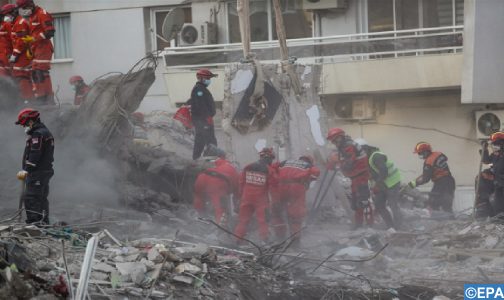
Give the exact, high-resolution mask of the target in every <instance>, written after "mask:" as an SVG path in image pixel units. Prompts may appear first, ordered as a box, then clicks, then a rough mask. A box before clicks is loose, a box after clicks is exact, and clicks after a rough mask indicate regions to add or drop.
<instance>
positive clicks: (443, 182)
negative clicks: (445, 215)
mask: <svg viewBox="0 0 504 300" xmlns="http://www.w3.org/2000/svg"><path fill="white" fill-rule="evenodd" d="M454 197H455V179H454V178H453V177H452V176H445V177H442V178H439V179H438V180H436V182H434V186H433V187H432V190H431V192H430V194H429V202H430V205H431V207H432V209H433V210H444V211H446V212H452V211H453V198H454Z"/></svg>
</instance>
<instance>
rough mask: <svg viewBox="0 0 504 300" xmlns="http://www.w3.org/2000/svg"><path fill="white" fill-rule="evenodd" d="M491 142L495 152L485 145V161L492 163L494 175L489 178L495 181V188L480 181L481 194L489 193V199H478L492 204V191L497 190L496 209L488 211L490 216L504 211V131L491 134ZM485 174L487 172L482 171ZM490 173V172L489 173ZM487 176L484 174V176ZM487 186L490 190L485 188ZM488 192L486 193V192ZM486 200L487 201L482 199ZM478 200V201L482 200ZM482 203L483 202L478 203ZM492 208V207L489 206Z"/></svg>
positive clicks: (488, 204)
mask: <svg viewBox="0 0 504 300" xmlns="http://www.w3.org/2000/svg"><path fill="white" fill-rule="evenodd" d="M490 142H491V144H492V150H493V152H492V153H491V154H489V152H488V146H486V147H484V150H483V163H485V164H491V165H492V167H491V168H490V170H489V171H490V173H491V174H492V175H493V177H491V178H488V177H487V178H488V179H491V180H492V181H493V189H491V188H490V186H485V185H483V186H482V185H481V181H480V191H479V192H480V193H479V194H480V195H481V194H488V195H486V196H487V199H478V200H480V201H481V202H482V203H485V205H487V206H490V195H491V192H495V200H494V204H495V206H494V209H493V211H490V212H489V213H488V215H489V216H493V215H497V214H499V213H502V212H504V132H500V131H499V132H496V133H494V134H492V135H491V136H490ZM482 173H483V174H484V173H485V171H484V172H482ZM487 175H489V174H487ZM482 177H483V178H485V177H484V176H482ZM485 187H486V188H487V189H488V191H485V190H483V189H484V188H485ZM485 192H486V193H485ZM482 200H486V201H482ZM480 201H478V202H480ZM478 204H480V205H481V203H478ZM489 208H490V207H489Z"/></svg>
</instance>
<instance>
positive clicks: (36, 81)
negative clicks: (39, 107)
mask: <svg viewBox="0 0 504 300" xmlns="http://www.w3.org/2000/svg"><path fill="white" fill-rule="evenodd" d="M16 5H17V7H18V12H19V15H20V16H22V17H25V18H28V20H29V24H30V35H29V37H28V38H27V39H26V41H27V42H29V43H30V46H31V51H32V53H33V61H32V74H31V75H32V83H33V91H34V96H35V98H36V100H37V101H39V102H40V103H41V104H54V93H53V89H52V82H51V77H50V75H49V70H50V69H51V59H52V56H53V53H54V48H53V44H52V42H51V38H52V37H53V36H54V31H55V29H54V24H53V17H52V16H51V15H50V14H49V13H48V12H47V11H46V10H44V9H43V8H41V7H39V6H36V5H35V3H34V2H33V0H16Z"/></svg>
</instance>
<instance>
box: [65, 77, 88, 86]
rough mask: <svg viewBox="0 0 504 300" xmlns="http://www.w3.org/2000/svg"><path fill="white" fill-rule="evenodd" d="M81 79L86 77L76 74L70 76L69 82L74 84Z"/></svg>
mask: <svg viewBox="0 0 504 300" xmlns="http://www.w3.org/2000/svg"><path fill="white" fill-rule="evenodd" d="M79 81H84V79H83V78H82V77H81V76H80V75H75V76H72V77H70V79H69V80H68V83H70V84H71V85H74V84H76V83H77V82H79Z"/></svg>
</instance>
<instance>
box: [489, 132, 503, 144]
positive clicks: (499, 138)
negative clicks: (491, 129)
mask: <svg viewBox="0 0 504 300" xmlns="http://www.w3.org/2000/svg"><path fill="white" fill-rule="evenodd" d="M503 140H504V132H502V131H497V132H496V133H493V134H492V135H491V136H490V141H491V142H492V143H495V142H497V141H501V142H502V141H503Z"/></svg>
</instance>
